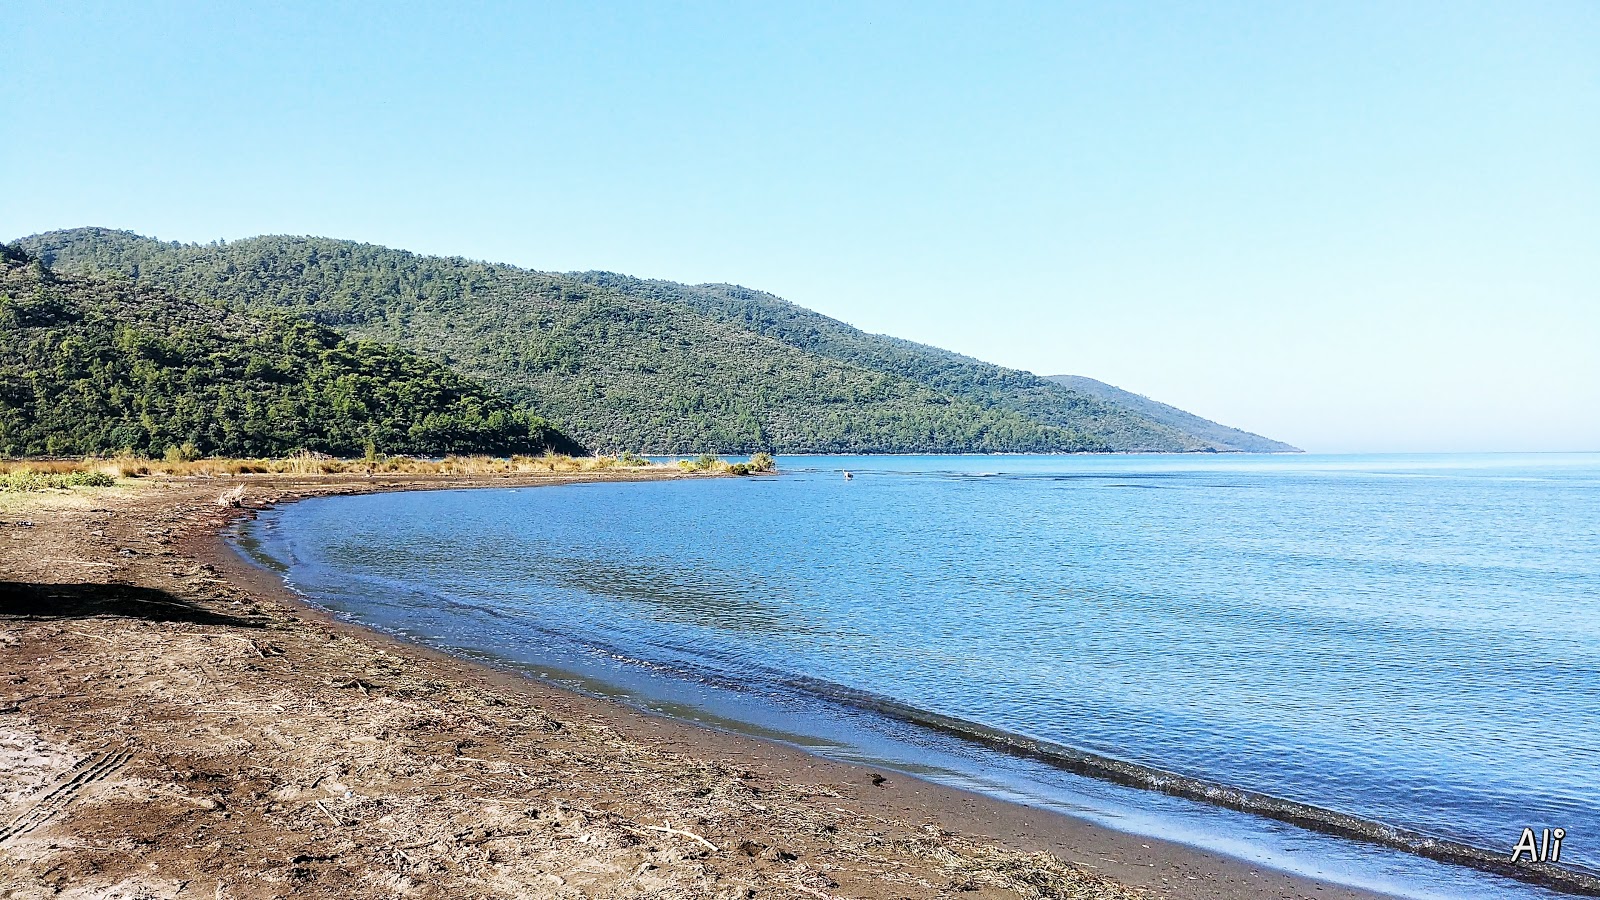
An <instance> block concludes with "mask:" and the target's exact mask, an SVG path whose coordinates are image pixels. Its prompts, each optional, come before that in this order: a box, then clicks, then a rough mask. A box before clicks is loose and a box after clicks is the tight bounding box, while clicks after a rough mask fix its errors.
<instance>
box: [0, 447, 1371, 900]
mask: <svg viewBox="0 0 1600 900" xmlns="http://www.w3.org/2000/svg"><path fill="white" fill-rule="evenodd" d="M611 477H612V478H626V477H639V476H611ZM659 477H686V476H681V475H673V474H666V475H663V476H659ZM579 480H598V479H597V478H596V476H593V475H585V476H553V475H552V476H516V477H496V478H480V477H460V476H438V477H418V476H400V477H393V478H376V479H362V478H346V477H341V476H322V477H306V478H292V477H282V476H276V477H266V476H263V477H241V478H221V479H145V480H142V481H140V482H138V483H136V484H134V485H133V486H132V487H127V488H120V487H119V488H116V489H109V490H103V491H97V492H78V493H74V494H72V495H63V494H50V495H41V496H34V497H28V498H25V499H20V500H18V499H13V498H8V499H7V500H5V501H4V503H3V504H0V887H3V889H0V897H19V898H20V897H44V896H53V895H56V894H58V893H59V894H62V895H65V896H84V897H90V896H93V897H101V896H118V897H122V896H127V897H135V896H139V897H174V898H176V897H184V898H187V897H202V896H203V897H206V898H222V897H241V898H245V897H249V898H255V897H263V898H264V897H287V896H290V895H294V896H313V897H350V898H367V897H372V898H377V897H526V896H541V897H544V896H549V897H568V896H570V897H579V896H605V897H613V896H619V897H620V896H659V897H698V896H717V897H818V898H824V897H826V898H833V897H841V898H842V897H858V898H891V897H893V898H900V897H929V896H956V895H961V896H966V897H1013V896H1022V897H1072V898H1125V897H1186V898H1303V897H1317V898H1336V900H1346V898H1350V900H1353V898H1358V897H1360V898H1370V897H1373V896H1375V895H1372V894H1369V893H1364V892H1360V891H1355V890H1350V889H1347V888H1342V887H1339V886H1336V885H1331V884H1324V883H1320V882H1316V881H1313V880H1310V879H1306V878H1301V877H1297V876H1292V875H1288V874H1284V873H1280V872H1276V871H1273V870H1270V869H1263V868H1259V867H1256V866H1253V865H1251V864H1248V863H1245V862H1241V861H1238V860H1234V859H1231V858H1228V857H1224V856H1220V855H1216V854H1211V853H1207V852H1204V851H1199V850H1194V849H1191V848H1188V847H1184V846H1182V845H1177V844H1170V843H1164V842H1161V841H1158V840H1154V839H1150V838H1142V837H1138V836H1133V835H1127V834H1122V833H1120V832H1116V831H1112V830H1109V829H1106V828H1102V827H1098V826H1096V825H1093V824H1091V823H1088V822H1084V821H1080V820H1076V819H1072V818H1068V817H1064V816H1061V815H1057V814H1054V813H1051V812H1046V811H1041V810H1036V809H1030V808H1027V807H1024V806H1020V805H1016V804H1011V803H1006V802H1003V801H999V800H994V799H990V798H987V797H982V796H979V795H975V794H970V793H966V792H963V791H959V790H955V789H951V788H946V787H942V786H938V785H934V784H931V783H927V782H922V781H919V780H916V779H913V778H909V777H906V776H902V775H899V774H895V773H883V774H880V773H875V772H873V771H871V770H869V769H865V768H861V767H855V766H850V765H845V764H842V763H835V762H831V761H827V760H823V759H821V758H818V757H815V756H811V755H809V754H806V753H803V752H801V751H799V750H795V749H793V748H789V747H785V746H782V745H778V744H773V743H767V742H763V741H760V740H757V739H754V738H749V737H744V736H740V735H733V734H727V733H723V732H718V731H713V730H708V729H704V728H701V727H698V726H694V725H690V724H687V723H681V722H676V721H672V720H668V719H664V718H660V717H656V716H652V715H648V714H646V713H642V712H639V711H636V710H633V709H631V708H629V707H626V706H623V705H621V704H617V703H614V702H610V701H605V700H598V699H594V698H590V697H586V696H582V695H578V694H574V693H571V692H568V691H565V690H562V689H559V688H556V687H553V686H550V685H546V684H543V683H540V682H536V681H531V680H528V679H525V678H522V677H519V676H516V675H513V674H509V673H504V672H499V671H495V670H492V669H488V668H485V667H482V666H478V665H475V664H472V663H469V662H465V661H462V660H457V659H454V658H451V657H448V656H444V655H442V654H439V653H435V652H433V651H430V650H427V649H423V648H418V647H415V646H411V645H408V644H404V643H401V642H399V641H396V640H394V639H392V638H389V637H386V636H383V635H379V634H376V633H373V632H370V631H367V630H365V629H362V628H359V627H356V626H353V625H348V624H345V623H341V622H337V621H334V620H332V619H331V618H329V617H328V616H326V615H324V614H323V613H321V612H320V611H318V610H316V609H314V608H312V607H309V606H307V605H305V604H304V603H303V602H301V601H300V600H299V599H298V598H297V597H295V595H293V593H292V592H290V591H288V590H287V589H286V588H284V586H283V585H282V583H281V582H280V581H279V580H278V579H277V578H276V577H275V576H273V575H272V574H270V573H267V572H265V571H263V570H260V569H258V568H256V567H254V566H252V565H250V564H248V563H246V562H245V561H244V560H242V559H240V558H239V557H238V556H237V555H236V554H234V553H233V551H232V550H231V549H230V548H229V547H228V546H227V544H226V543H225V541H224V540H223V539H222V537H221V535H220V531H221V529H222V528H223V527H225V526H226V525H227V524H228V522H230V521H231V520H232V518H233V517H234V516H237V515H241V514H243V515H248V514H250V512H249V510H248V509H246V510H235V509H225V508H222V507H219V506H218V505H217V503H216V502H215V501H216V498H217V497H218V496H219V495H220V494H222V493H223V492H225V491H227V490H228V489H229V488H231V487H233V486H234V485H235V484H244V485H247V493H246V496H245V504H246V506H247V507H248V506H256V507H259V506H262V505H265V504H271V503H281V502H289V501H292V500H295V499H299V498H303V497H308V496H319V495H327V494H338V493H365V492H370V491H375V490H426V489H441V488H460V487H480V486H504V487H509V486H523V485H535V484H557V483H570V482H573V481H579ZM24 522H31V523H32V524H31V526H26V525H24V524H22V523H24Z"/></svg>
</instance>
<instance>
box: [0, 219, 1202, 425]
mask: <svg viewBox="0 0 1600 900" xmlns="http://www.w3.org/2000/svg"><path fill="white" fill-rule="evenodd" d="M21 243H22V245H23V246H25V247H26V248H28V249H29V250H30V252H33V253H35V254H36V255H38V256H40V257H41V258H42V259H44V260H45V261H46V262H48V263H50V264H52V265H55V266H58V267H60V268H62V269H64V270H68V271H73V272H106V273H118V274H121V275H124V276H127V277H130V278H133V279H135V280H137V281H138V282H139V283H142V284H150V285H157V286H160V287H163V288H165V289H168V290H171V291H174V292H176V293H179V294H182V295H184V296H188V297H193V298H207V299H209V298H216V299H218V300H221V301H223V302H225V303H226V304H228V306H229V307H230V308H232V309H235V310H248V311H257V312H259V311H263V310H271V311H275V312H280V313H288V314H291V315H295V316H298V317H303V318H306V319H309V320H312V321H315V322H317V323H319V324H321V325H324V326H327V327H331V328H336V329H339V330H341V331H345V332H348V333H350V334H353V335H356V336H359V337H363V338H368V339H374V340H381V341H387V342H393V343H396V344H400V345H402V346H405V347H408V348H410V349H412V350H415V351H417V352H419V353H422V354H424V355H428V356H430V357H432V358H434V359H436V360H438V361H439V362H442V363H444V364H446V365H448V366H451V367H452V368H454V369H456V370H458V371H460V372H462V373H464V374H466V375H467V376H469V377H472V378H475V379H478V380H480V381H482V382H483V383H484V384H486V385H487V386H488V387H490V388H492V389H493V390H496V391H498V392H500V393H502V394H504V395H506V396H508V397H510V398H512V399H514V400H516V401H519V402H522V403H525V404H528V405H530V406H531V407H532V408H535V409H538V410H539V411H540V412H541V413H542V414H543V415H545V416H547V417H549V418H550V419H551V420H552V421H553V422H555V423H556V424H557V425H558V426H559V427H561V428H562V429H563V430H564V431H566V432H567V433H568V434H571V435H572V436H573V437H575V438H576V439H578V440H581V441H583V442H585V443H587V444H589V445H591V446H595V447H597V448H599V449H602V450H617V449H623V448H629V449H641V450H646V451H653V452H659V453H698V452H701V451H704V450H715V451H719V452H730V453H740V452H750V451H755V450H767V451H773V452H781V453H796V452H984V451H1035V452H1048V451H1054V452H1064V451H1065V452H1071V451H1084V450H1168V451H1171V450H1199V449H1234V448H1233V447H1231V446H1229V445H1226V444H1216V443H1213V442H1211V441H1208V440H1206V439H1202V438H1200V437H1197V436H1195V435H1192V434H1189V433H1186V432H1184V431H1182V430H1180V429H1177V428H1174V427H1171V426H1169V425H1166V424H1162V423H1160V422H1157V421H1154V420H1152V419H1151V418H1149V417H1148V416H1145V415H1143V414H1141V413H1139V412H1136V411H1134V410H1131V409H1128V408H1125V407H1122V406H1119V405H1117V404H1115V403H1108V402H1105V401H1103V400H1099V399H1096V398H1093V397H1089V396H1087V395H1084V394H1082V393H1079V392H1076V391H1072V390H1070V389H1068V388H1065V387H1062V386H1060V385H1057V384H1053V383H1051V382H1049V381H1046V380H1044V379H1041V378H1039V377H1037V376H1034V375H1032V374H1029V373H1026V372H1019V371H1016V370H1012V369H1005V368H1001V367H999V366H992V365H989V364H987V363H982V362H979V361H977V360H973V359H969V358H967V357H963V356H960V355H958V354H954V353H949V352H947V351H943V350H938V349H936V348H932V347H926V346H923V345H919V344H914V343H911V342H909V341H901V340H897V339H894V338H887V337H882V336H878V335H869V334H865V333H864V332H861V331H859V330H857V329H854V328H851V327H850V326H848V325H845V324H843V323H841V322H837V321H835V320H832V319H829V318H827V317H825V316H821V315H818V314H816V313H812V312H810V311H809V310H805V309H802V308H801V307H798V306H795V305H793V304H790V303H787V302H785V301H783V300H781V299H779V298H777V297H773V296H771V295H768V294H762V293H760V292H757V291H748V290H745V289H743V288H734V287H729V286H725V285H702V286H699V287H690V286H686V285H678V284H672V283H670V282H658V281H642V280H639V279H633V278H627V277H624V276H618V275H611V274H607V273H585V274H581V275H570V274H568V275H563V274H552V273H542V272H532V271H528V270H524V269H519V268H516V267H514V266H506V265H492V264H487V263H481V262H474V261H471V260H465V259H459V258H441V257H426V256H417V255H414V254H411V253H407V252H404V251H399V250H390V249H387V248H383V247H376V246H373V245H369V244H358V243H352V242H348V241H336V240H328V239H322V238H297V237H262V238H252V239H249V240H244V241H235V242H231V243H223V242H219V243H215V244H210V245H196V244H174V243H163V242H160V241H155V240H151V239H148V238H142V237H139V236H138V235H135V234H132V233H129V232H122V231H110V230H106V229H95V228H84V229H75V230H72V231H63V232H52V233H49V234H44V235H36V236H34V237H32V238H27V239H24V240H23V241H22V242H21Z"/></svg>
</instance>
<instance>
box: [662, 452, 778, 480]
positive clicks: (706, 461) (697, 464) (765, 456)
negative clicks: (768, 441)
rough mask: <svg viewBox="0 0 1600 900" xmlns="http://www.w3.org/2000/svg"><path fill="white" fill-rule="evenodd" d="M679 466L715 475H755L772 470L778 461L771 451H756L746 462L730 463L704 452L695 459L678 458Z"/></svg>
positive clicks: (688, 470)
mask: <svg viewBox="0 0 1600 900" xmlns="http://www.w3.org/2000/svg"><path fill="white" fill-rule="evenodd" d="M677 465H678V468H680V469H682V470H683V471H685V472H705V473H708V474H713V475H755V474H757V473H760V472H772V471H775V470H776V469H777V468H778V463H777V461H776V460H774V459H773V458H772V454H770V453H756V454H754V455H752V456H751V457H750V459H749V460H748V461H746V462H741V463H730V462H728V461H727V460H725V459H722V458H721V457H719V456H717V455H716V454H715V453H702V454H700V455H699V456H697V457H695V458H694V459H680V460H678V463H677Z"/></svg>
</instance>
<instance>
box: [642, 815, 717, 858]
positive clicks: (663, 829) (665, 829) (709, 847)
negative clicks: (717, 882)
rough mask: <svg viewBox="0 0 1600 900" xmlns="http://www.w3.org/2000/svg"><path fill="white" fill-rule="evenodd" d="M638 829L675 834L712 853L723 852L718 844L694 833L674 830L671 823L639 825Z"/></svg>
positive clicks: (678, 829)
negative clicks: (718, 847) (698, 844)
mask: <svg viewBox="0 0 1600 900" xmlns="http://www.w3.org/2000/svg"><path fill="white" fill-rule="evenodd" d="M637 827H639V828H643V829H645V830H646V831H661V832H665V833H667V834H675V835H678V836H679V837H686V838H688V839H689V840H691V841H696V842H698V843H700V844H702V845H704V846H705V848H706V849H707V850H710V851H711V852H712V853H720V852H722V851H721V850H719V849H717V845H716V844H713V843H711V842H710V841H708V840H706V839H705V838H703V837H701V836H700V835H698V834H695V833H694V832H692V831H684V830H683V829H682V828H673V827H672V823H671V822H668V823H667V824H665V825H639V826H637Z"/></svg>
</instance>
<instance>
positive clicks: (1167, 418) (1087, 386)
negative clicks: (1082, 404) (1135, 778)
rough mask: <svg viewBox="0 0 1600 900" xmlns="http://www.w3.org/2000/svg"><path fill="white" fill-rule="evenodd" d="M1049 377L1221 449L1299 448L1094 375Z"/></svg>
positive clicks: (1291, 450) (1283, 450) (1264, 450)
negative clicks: (1127, 389) (1206, 416)
mask: <svg viewBox="0 0 1600 900" xmlns="http://www.w3.org/2000/svg"><path fill="white" fill-rule="evenodd" d="M1046 379H1047V380H1049V381H1053V382H1055V383H1056V384H1059V385H1061V386H1063V387H1067V388H1071V389H1072V390H1074V391H1077V392H1078V393H1080V394H1085V395H1087V396H1090V397H1095V398H1097V399H1100V400H1104V401H1106V402H1107V403H1115V404H1117V405H1118V406H1123V407H1126V408H1128V409H1131V410H1133V411H1135V412H1137V413H1140V414H1141V415H1144V416H1145V417H1147V418H1149V419H1152V420H1154V421H1156V422H1160V423H1161V424H1163V425H1166V426H1168V427H1171V428H1176V429H1178V430H1180V431H1183V432H1185V433H1187V434H1192V435H1194V436H1195V437H1197V438H1200V439H1201V440H1204V441H1207V442H1209V443H1211V444H1212V445H1213V446H1216V447H1218V448H1219V449H1221V448H1227V449H1234V450H1242V451H1244V452H1246V453H1298V452H1300V450H1299V448H1298V447H1295V446H1293V445H1290V444H1285V443H1284V442H1282V441H1275V440H1273V439H1271V438H1265V437H1262V436H1261V435H1259V434H1252V433H1250V432H1248V431H1240V430H1239V429H1237V428H1229V427H1228V426H1226V425H1219V424H1217V423H1216V422H1213V421H1211V420H1210V419H1202V418H1200V417H1199V416H1197V415H1195V414H1194V413H1191V412H1185V411H1184V410H1181V409H1178V408H1177V407H1176V406H1168V405H1167V404H1165V403H1161V402H1159V401H1156V400H1151V399H1150V398H1149V397H1146V396H1144V395H1143V394H1135V393H1133V392H1132V391H1125V390H1123V389H1122V388H1119V387H1117V386H1115V385H1110V384H1106V383H1105V382H1103V381H1095V380H1094V379H1093V378H1085V377H1084V376H1082V375H1049V376H1046Z"/></svg>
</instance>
